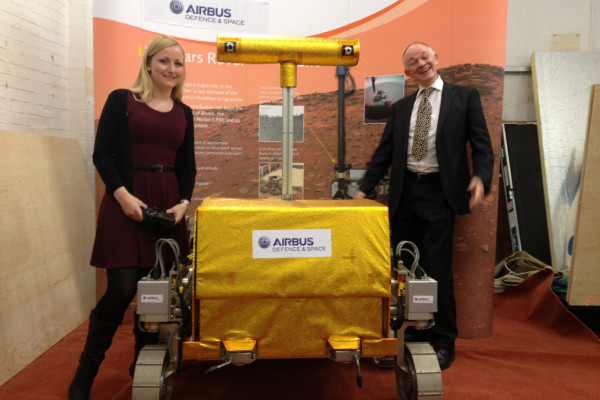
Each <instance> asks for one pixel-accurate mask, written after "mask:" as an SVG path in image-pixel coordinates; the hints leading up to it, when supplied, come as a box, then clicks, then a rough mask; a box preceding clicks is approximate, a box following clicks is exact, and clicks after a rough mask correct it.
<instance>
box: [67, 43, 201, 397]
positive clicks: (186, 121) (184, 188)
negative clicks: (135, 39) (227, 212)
mask: <svg viewBox="0 0 600 400" xmlns="http://www.w3.org/2000/svg"><path fill="white" fill-rule="evenodd" d="M184 60H185V52H184V50H183V47H182V46H181V44H180V43H179V42H178V41H176V40H175V39H173V38H170V37H165V36H161V37H157V38H155V39H153V40H152V41H151V42H150V43H149V44H148V46H147V47H146V50H145V52H144V55H143V59H142V64H141V66H140V70H139V73H138V77H137V79H136V80H135V82H134V84H133V86H132V87H131V88H130V89H117V90H115V91H113V92H112V93H110V94H109V96H108V99H107V101H106V103H105V105H104V108H103V110H102V114H101V116H100V120H99V123H98V131H97V134H96V141H95V145H94V154H93V160H94V165H95V166H96V169H97V170H98V173H99V175H100V177H101V178H102V180H103V182H104V184H105V185H106V192H105V194H104V197H103V198H102V203H101V205H100V211H99V214H98V223H97V227H96V239H95V242H94V247H93V250H92V256H91V261H90V264H91V265H92V266H94V267H97V268H105V269H106V273H107V289H106V293H105V294H104V295H103V297H102V298H101V299H100V301H98V304H96V307H95V308H94V309H93V310H92V312H91V314H90V322H89V330H88V335H87V340H86V343H85V347H84V350H83V352H82V354H81V357H80V359H79V366H78V368H77V372H76V373H75V377H74V379H73V381H72V382H71V385H70V386H69V399H70V400H80V399H89V396H90V391H91V387H92V383H93V381H94V378H95V377H96V374H97V373H98V368H99V367H100V364H101V362H102V361H103V360H104V354H105V352H106V350H108V348H109V347H110V345H111V342H112V338H113V336H114V334H115V332H116V330H117V328H118V326H119V325H120V324H121V321H122V319H123V315H124V313H125V311H126V310H127V307H128V306H129V304H130V302H131V301H132V300H133V298H134V296H135V293H136V289H137V281H138V280H139V279H140V278H142V277H143V276H145V275H146V274H148V272H149V269H150V268H151V267H152V266H154V262H155V244H156V241H157V239H159V238H172V239H175V240H177V241H178V242H179V246H180V248H181V253H182V254H187V252H188V251H189V243H188V234H187V232H186V226H185V223H182V220H184V216H185V214H186V212H187V210H188V207H189V204H190V199H191V196H192V191H193V188H194V182H195V177H196V164H195V160H194V122H193V113H192V110H191V108H190V107H188V106H187V105H185V104H183V103H182V102H181V98H182V94H183V85H184V80H185V63H184ZM148 207H155V208H158V209H162V210H166V212H167V213H169V214H172V215H173V216H174V219H175V224H174V225H173V226H172V227H171V228H163V227H158V226H154V225H149V224H144V223H143V219H144V217H143V212H142V210H144V209H147V208H148ZM134 333H135V337H136V348H135V357H136V358H137V354H138V353H139V350H140V349H141V348H142V347H143V346H144V345H146V344H152V343H156V340H157V337H156V335H155V334H151V333H147V332H142V331H141V330H140V329H139V328H138V326H137V320H136V323H135V327H134ZM134 363H135V359H134ZM133 365H134V364H132V367H133ZM132 371H133V369H132V368H130V372H132Z"/></svg>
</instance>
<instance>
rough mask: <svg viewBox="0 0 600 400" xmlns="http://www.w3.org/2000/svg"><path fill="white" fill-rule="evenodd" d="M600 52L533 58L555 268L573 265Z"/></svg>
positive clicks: (599, 79) (539, 54) (599, 76)
mask: <svg viewBox="0 0 600 400" xmlns="http://www.w3.org/2000/svg"><path fill="white" fill-rule="evenodd" d="M599 65H600V53H599V52H536V53H534V54H533V56H532V61H531V66H532V72H533V83H534V96H535V103H536V113H537V123H538V139H539V141H540V152H541V160H542V174H543V177H544V187H545V202H546V211H547V214H548V217H547V220H548V233H549V235H550V250H551V256H552V266H553V267H555V268H556V269H558V270H565V269H569V267H570V265H571V254H572V241H573V234H574V231H575V219H576V213H577V204H578V203H577V193H578V189H579V179H580V175H581V165H582V159H583V149H584V147H585V134H586V125H587V121H588V111H589V93H590V87H591V85H592V84H593V83H600V68H598V66H599Z"/></svg>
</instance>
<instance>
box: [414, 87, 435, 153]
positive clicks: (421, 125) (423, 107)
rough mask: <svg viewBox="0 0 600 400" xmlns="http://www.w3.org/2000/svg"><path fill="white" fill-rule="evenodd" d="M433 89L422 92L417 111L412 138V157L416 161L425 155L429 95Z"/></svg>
mask: <svg viewBox="0 0 600 400" xmlns="http://www.w3.org/2000/svg"><path fill="white" fill-rule="evenodd" d="M432 90H433V88H431V87H429V88H427V89H424V90H423V99H422V100H421V104H419V110H418V111H417V122H416V124H415V134H414V136H413V145H412V155H413V157H414V158H416V159H417V160H421V159H422V158H423V157H425V154H426V153H427V136H428V134H429V126H430V125H431V103H430V102H429V94H430V93H431V91H432Z"/></svg>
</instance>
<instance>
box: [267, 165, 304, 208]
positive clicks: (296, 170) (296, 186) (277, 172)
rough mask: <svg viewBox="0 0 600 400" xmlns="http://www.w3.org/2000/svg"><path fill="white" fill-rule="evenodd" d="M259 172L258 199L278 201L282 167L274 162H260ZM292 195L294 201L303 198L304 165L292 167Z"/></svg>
mask: <svg viewBox="0 0 600 400" xmlns="http://www.w3.org/2000/svg"><path fill="white" fill-rule="evenodd" d="M258 171H259V176H258V179H259V193H258V198H259V199H280V198H281V194H282V185H283V166H282V164H281V163H276V162H261V163H260V164H259V166H258ZM292 194H293V196H294V199H297V200H301V199H303V198H304V164H302V163H294V165H293V166H292Z"/></svg>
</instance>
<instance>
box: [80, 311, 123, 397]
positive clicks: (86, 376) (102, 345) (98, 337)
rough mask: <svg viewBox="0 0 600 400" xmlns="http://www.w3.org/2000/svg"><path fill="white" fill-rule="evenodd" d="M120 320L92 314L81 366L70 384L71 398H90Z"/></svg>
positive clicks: (81, 357)
mask: <svg viewBox="0 0 600 400" xmlns="http://www.w3.org/2000/svg"><path fill="white" fill-rule="evenodd" d="M119 325H120V323H119V322H105V321H102V320H100V319H98V317H96V315H95V314H94V311H93V310H92V312H91V314H90V326H89V330H88V335H87V339H86V341H85V347H84V349H83V352H82V353H81V356H80V357H79V366H78V367H77V372H75V377H74V378H73V381H72V382H71V385H70V386H69V400H88V399H89V398H90V390H91V389H92V383H94V378H95V377H96V375H97V374H98V368H100V364H101V363H102V361H103V360H104V354H105V353H106V350H108V348H109V347H110V344H111V343H112V339H113V336H114V335H115V332H116V331H117V328H118V327H119Z"/></svg>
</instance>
